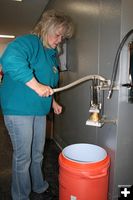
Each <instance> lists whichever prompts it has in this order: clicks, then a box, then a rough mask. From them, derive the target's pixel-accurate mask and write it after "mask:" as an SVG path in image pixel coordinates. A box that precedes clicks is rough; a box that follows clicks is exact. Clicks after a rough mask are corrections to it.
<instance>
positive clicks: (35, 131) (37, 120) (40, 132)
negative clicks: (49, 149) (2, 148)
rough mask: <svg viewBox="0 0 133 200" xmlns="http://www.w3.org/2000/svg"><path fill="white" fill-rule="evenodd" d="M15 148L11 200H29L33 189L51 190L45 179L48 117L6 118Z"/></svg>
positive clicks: (39, 190)
mask: <svg viewBox="0 0 133 200" xmlns="http://www.w3.org/2000/svg"><path fill="white" fill-rule="evenodd" d="M4 120H5V125H6V127H7V129H8V132H9V135H10V138H11V142H12V146H13V161H12V187H11V193H12V199H13V200H29V194H30V192H31V187H32V190H33V191H34V192H37V193H42V192H44V191H45V190H46V189H47V188H48V183H47V182H46V181H45V180H44V179H43V174H42V169H41V167H42V160H43V150H44V144H45V129H46V117H45V116H11V115H10V116H9V115H8V116H7V115H6V116H4Z"/></svg>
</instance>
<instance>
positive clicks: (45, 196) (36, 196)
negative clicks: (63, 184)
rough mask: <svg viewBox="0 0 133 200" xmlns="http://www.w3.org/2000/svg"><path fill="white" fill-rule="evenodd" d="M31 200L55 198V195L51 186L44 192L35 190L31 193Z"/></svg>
mask: <svg viewBox="0 0 133 200" xmlns="http://www.w3.org/2000/svg"><path fill="white" fill-rule="evenodd" d="M30 199H31V200H54V195H53V193H52V191H51V189H50V188H48V189H47V190H46V191H45V192H43V193H36V192H33V193H32V194H31V198H30Z"/></svg>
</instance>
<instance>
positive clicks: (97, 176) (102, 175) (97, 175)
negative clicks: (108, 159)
mask: <svg viewBox="0 0 133 200" xmlns="http://www.w3.org/2000/svg"><path fill="white" fill-rule="evenodd" d="M106 175H107V169H104V170H102V173H101V174H96V175H85V176H86V177H87V178H91V179H95V178H102V177H104V176H106Z"/></svg>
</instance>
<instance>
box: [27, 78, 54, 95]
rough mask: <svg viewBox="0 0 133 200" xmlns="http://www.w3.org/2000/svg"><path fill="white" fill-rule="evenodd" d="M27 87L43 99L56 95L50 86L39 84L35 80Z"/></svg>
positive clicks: (28, 83)
mask: <svg viewBox="0 0 133 200" xmlns="http://www.w3.org/2000/svg"><path fill="white" fill-rule="evenodd" d="M26 85H27V86H28V87H30V88H31V89H33V90H34V91H35V92H36V93H37V94H38V95H39V96H41V97H48V96H50V95H52V94H53V93H54V92H53V89H52V88H51V87H50V86H47V85H43V84H41V83H39V82H38V81H37V80H36V79H35V78H32V79H31V80H30V81H28V82H27V83H26Z"/></svg>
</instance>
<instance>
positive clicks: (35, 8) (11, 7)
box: [0, 0, 49, 40]
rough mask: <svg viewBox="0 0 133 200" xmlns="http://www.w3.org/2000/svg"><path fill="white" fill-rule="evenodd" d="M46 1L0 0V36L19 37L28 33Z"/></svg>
mask: <svg viewBox="0 0 133 200" xmlns="http://www.w3.org/2000/svg"><path fill="white" fill-rule="evenodd" d="M48 1H49V0H23V1H22V2H18V1H15V0H0V34H9V35H21V34H24V33H27V32H29V31H30V30H31V29H32V28H33V27H34V25H35V24H36V22H37V21H38V19H39V17H40V15H41V14H42V12H43V10H44V8H45V6H46V5H47V3H48ZM0 40H1V39H0Z"/></svg>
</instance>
